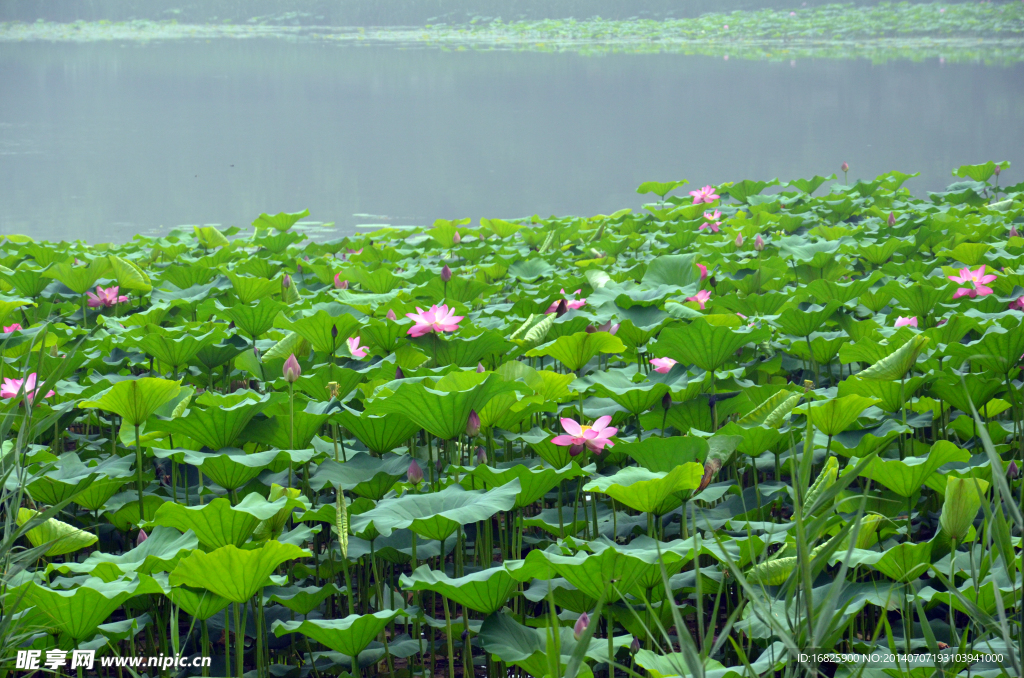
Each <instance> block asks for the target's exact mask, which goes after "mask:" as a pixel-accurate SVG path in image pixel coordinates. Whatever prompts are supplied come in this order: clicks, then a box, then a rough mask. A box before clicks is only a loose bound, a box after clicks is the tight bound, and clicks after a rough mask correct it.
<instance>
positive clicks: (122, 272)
mask: <svg viewBox="0 0 1024 678" xmlns="http://www.w3.org/2000/svg"><path fill="white" fill-rule="evenodd" d="M107 262H108V263H109V264H110V269H111V272H112V273H113V274H114V279H115V280H117V284H118V286H119V287H120V288H121V289H125V290H134V291H136V292H140V293H142V294H148V293H149V292H150V291H152V289H153V283H152V281H151V280H150V279H149V276H148V275H146V272H145V271H143V270H142V269H141V268H139V267H138V266H136V265H135V264H134V263H132V262H130V261H128V260H127V259H122V258H121V257H119V256H117V255H115V254H108V255H107Z"/></svg>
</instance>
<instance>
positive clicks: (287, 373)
mask: <svg viewBox="0 0 1024 678" xmlns="http://www.w3.org/2000/svg"><path fill="white" fill-rule="evenodd" d="M281 371H282V373H283V374H284V380H285V381H287V382H288V383H289V384H294V383H295V382H296V381H298V379H299V375H301V374H302V368H301V367H299V361H298V360H296V359H295V354H294V353H292V354H291V355H290V356H288V360H285V361H284V367H283V368H282V370H281Z"/></svg>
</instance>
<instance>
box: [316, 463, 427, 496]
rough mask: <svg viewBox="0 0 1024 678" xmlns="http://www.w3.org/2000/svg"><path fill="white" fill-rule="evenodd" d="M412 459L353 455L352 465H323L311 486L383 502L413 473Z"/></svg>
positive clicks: (318, 469)
mask: <svg viewBox="0 0 1024 678" xmlns="http://www.w3.org/2000/svg"><path fill="white" fill-rule="evenodd" d="M411 461H412V458H411V457H409V456H408V455H401V456H399V455H394V454H388V455H385V456H382V457H380V458H377V457H373V456H371V455H369V454H350V455H349V458H348V461H346V462H344V463H338V462H336V461H334V460H332V459H328V460H326V461H324V462H323V463H322V464H320V466H319V468H317V470H316V473H314V474H313V477H312V478H310V480H309V484H310V486H311V487H314V488H317V489H324V488H327V487H337V486H339V485H340V486H341V489H343V490H350V491H352V492H355V493H356V494H357V495H359V496H360V497H366V498H368V499H373V500H374V501H379V500H380V499H381V498H382V497H383V496H384V495H385V494H387V493H388V491H389V490H391V488H392V487H393V486H394V484H395V483H397V482H398V481H399V480H401V479H402V478H404V477H405V475H406V473H407V472H408V471H409V464H410V462H411Z"/></svg>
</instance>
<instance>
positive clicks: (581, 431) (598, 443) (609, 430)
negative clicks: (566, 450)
mask: <svg viewBox="0 0 1024 678" xmlns="http://www.w3.org/2000/svg"><path fill="white" fill-rule="evenodd" d="M561 422H562V429H563V430H564V431H565V432H566V433H568V434H569V435H560V436H555V437H554V438H552V439H551V442H552V443H554V444H555V445H561V446H562V447H578V448H579V451H580V452H582V451H583V447H586V448H587V449H588V450H590V451H591V452H593V453H594V454H600V453H601V450H603V449H604V446H605V445H607V446H608V447H614V446H615V443H613V442H612V441H611V440H609V439H610V438H611V437H612V436H613V435H615V434H616V433H617V432H618V431H619V429H617V428H615V427H614V426H608V424H610V423H611V422H612V418H611V416H609V415H605V416H603V417H600V418H599V419H598V420H597V421H595V422H594V423H593V425H592V426H580V424H579V423H577V421H576V420H575V419H569V418H568V417H562V419H561Z"/></svg>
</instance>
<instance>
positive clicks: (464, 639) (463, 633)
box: [455, 233, 469, 642]
mask: <svg viewBox="0 0 1024 678" xmlns="http://www.w3.org/2000/svg"><path fill="white" fill-rule="evenodd" d="M455 237H456V238H457V237H459V234H458V233H456V234H455ZM466 638H469V631H466V630H465V629H463V631H462V642H466Z"/></svg>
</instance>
